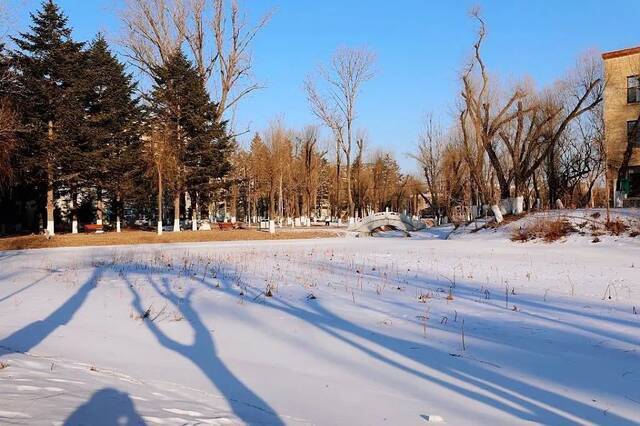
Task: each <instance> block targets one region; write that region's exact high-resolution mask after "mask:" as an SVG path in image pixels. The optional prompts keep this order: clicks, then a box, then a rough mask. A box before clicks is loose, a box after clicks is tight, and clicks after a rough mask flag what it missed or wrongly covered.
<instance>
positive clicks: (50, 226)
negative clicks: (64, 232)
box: [47, 120, 55, 235]
mask: <svg viewBox="0 0 640 426" xmlns="http://www.w3.org/2000/svg"><path fill="white" fill-rule="evenodd" d="M48 137H49V142H50V143H53V121H51V120H49V129H48ZM54 209H55V200H54V198H53V164H51V162H50V161H49V163H48V164H47V233H48V234H49V235H54V234H55V230H54V219H53V211H54Z"/></svg>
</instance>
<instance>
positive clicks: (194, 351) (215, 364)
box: [125, 267, 284, 425]
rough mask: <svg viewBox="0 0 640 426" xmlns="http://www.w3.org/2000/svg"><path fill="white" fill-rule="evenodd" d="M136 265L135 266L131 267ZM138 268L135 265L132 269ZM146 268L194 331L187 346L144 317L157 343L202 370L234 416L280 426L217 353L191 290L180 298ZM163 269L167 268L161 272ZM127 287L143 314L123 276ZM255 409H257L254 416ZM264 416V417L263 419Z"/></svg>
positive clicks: (275, 414) (138, 296)
mask: <svg viewBox="0 0 640 426" xmlns="http://www.w3.org/2000/svg"><path fill="white" fill-rule="evenodd" d="M134 268H135V267H134ZM135 269H137V268H135ZM152 272H153V271H150V270H149V269H147V270H145V271H144V273H145V275H146V276H147V279H148V280H149V282H150V283H151V285H152V286H153V288H154V289H155V290H156V292H158V294H160V295H162V296H163V297H164V298H166V299H167V300H168V301H169V302H171V303H172V304H173V305H174V306H175V307H176V308H177V309H178V310H179V311H180V313H181V314H182V316H183V317H184V318H185V320H187V321H188V322H189V324H190V325H191V328H192V329H193V332H194V339H193V343H191V344H189V345H186V344H183V343H180V342H177V341H175V340H173V339H171V338H170V337H168V336H167V335H165V334H164V333H163V332H162V330H160V329H159V328H158V326H157V325H156V323H155V322H153V321H151V320H145V321H144V323H145V324H146V326H147V328H148V329H149V331H151V333H152V334H153V335H154V336H155V338H156V339H157V340H158V342H159V343H160V344H161V345H162V346H164V347H165V348H167V349H170V350H172V351H174V352H176V353H178V354H180V355H182V356H183V357H185V358H187V359H188V360H189V361H191V362H192V363H193V364H194V365H195V366H196V367H198V368H199V369H200V371H202V372H203V373H204V374H205V376H206V377H207V378H208V379H209V380H210V381H211V383H212V384H213V385H214V386H215V387H216V388H217V389H218V390H219V391H220V392H221V393H222V394H223V395H224V397H225V398H226V399H227V401H228V403H229V405H230V406H231V409H232V411H233V412H234V414H235V415H236V416H238V417H239V418H240V419H242V420H243V421H244V422H246V423H247V424H256V423H268V424H274V425H283V424H284V422H283V421H282V420H281V419H280V417H279V416H278V414H277V413H276V412H275V410H274V409H273V408H271V407H270V406H269V404H268V403H267V402H266V401H264V400H263V399H262V398H260V397H259V396H258V395H257V394H255V393H254V392H253V391H252V390H251V389H249V388H248V387H247V386H246V385H245V384H244V383H242V381H240V379H238V377H236V376H235V375H234V374H233V372H232V371H231V370H229V368H228V367H227V366H226V365H225V364H224V363H223V362H222V360H221V359H220V357H219V356H218V354H217V350H216V346H215V343H214V341H213V338H212V337H211V333H210V332H209V330H208V329H207V327H206V326H205V324H204V323H203V322H202V319H201V318H200V317H199V316H198V314H197V313H196V311H195V310H194V309H193V306H192V302H191V295H192V293H193V290H190V291H189V292H187V294H186V295H185V296H184V297H180V296H178V295H177V294H175V293H174V292H173V291H172V290H171V286H170V284H169V281H168V278H166V277H163V278H162V286H159V285H158V284H157V283H156V282H155V281H154V280H152V279H151V278H150V276H151V273H152ZM164 272H166V271H164ZM125 280H126V282H127V283H128V287H129V289H130V290H131V293H132V295H133V302H132V304H133V306H134V308H135V309H136V310H137V311H138V312H139V313H140V315H143V313H144V309H143V307H142V303H141V299H140V295H139V294H138V292H137V291H136V290H135V287H134V286H133V284H132V283H131V282H130V281H129V280H128V278H126V277H125ZM256 411H258V412H259V414H258V415H256ZM265 419H266V420H265Z"/></svg>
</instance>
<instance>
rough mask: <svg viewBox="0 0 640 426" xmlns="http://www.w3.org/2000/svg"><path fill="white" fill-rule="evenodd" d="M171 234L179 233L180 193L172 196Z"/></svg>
mask: <svg viewBox="0 0 640 426" xmlns="http://www.w3.org/2000/svg"><path fill="white" fill-rule="evenodd" d="M173 232H180V191H177V192H176V193H175V195H174V196H173Z"/></svg>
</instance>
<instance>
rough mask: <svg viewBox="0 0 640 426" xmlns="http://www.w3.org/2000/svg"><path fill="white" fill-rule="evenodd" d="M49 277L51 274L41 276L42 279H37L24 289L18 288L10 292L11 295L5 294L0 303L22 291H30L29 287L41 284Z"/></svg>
mask: <svg viewBox="0 0 640 426" xmlns="http://www.w3.org/2000/svg"><path fill="white" fill-rule="evenodd" d="M12 275H15V274H12ZM50 275H51V274H46V275H45V276H43V277H41V278H38V279H37V280H35V281H33V282H32V283H30V284H27V285H26V286H24V287H22V288H19V289H18V290H16V291H14V292H12V293H9V294H7V295H6V296H4V297H2V298H0V303H2V302H4V301H5V300H7V299H10V298H12V297H13V296H15V295H17V294H20V293H22V292H23V291H25V290H28V289H30V288H31V287H33V286H35V285H36V284H39V283H41V282H42V281H44V280H45V279H46V278H47V277H49V276H50ZM2 279H5V277H3V278H2Z"/></svg>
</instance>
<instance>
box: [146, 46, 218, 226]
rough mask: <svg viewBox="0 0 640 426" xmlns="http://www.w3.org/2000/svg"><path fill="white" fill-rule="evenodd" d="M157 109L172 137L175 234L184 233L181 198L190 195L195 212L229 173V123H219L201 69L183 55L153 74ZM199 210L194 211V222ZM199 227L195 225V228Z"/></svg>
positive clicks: (157, 117) (178, 54)
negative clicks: (227, 128)
mask: <svg viewBox="0 0 640 426" xmlns="http://www.w3.org/2000/svg"><path fill="white" fill-rule="evenodd" d="M154 74H155V85H154V88H153V92H152V110H153V118H154V120H155V122H156V123H157V124H156V125H161V126H163V127H164V129H165V131H166V132H167V136H168V137H169V138H170V141H171V146H172V151H173V153H172V154H173V159H174V161H175V163H176V164H175V167H174V176H173V179H172V182H171V189H172V190H173V196H174V231H179V230H180V195H181V194H182V193H184V192H188V193H189V194H190V198H191V200H192V207H195V205H196V204H201V203H204V202H206V201H208V200H209V199H210V196H211V193H212V190H213V189H214V187H215V186H216V185H217V184H219V181H220V179H221V178H222V177H223V176H224V175H225V174H226V173H227V172H228V171H229V162H228V154H229V149H230V143H229V139H228V137H227V136H226V131H225V124H224V123H222V124H216V123H217V122H219V120H216V119H215V118H216V117H214V115H213V114H214V111H215V105H214V104H213V103H212V102H211V99H210V97H209V94H208V93H207V90H206V88H205V86H204V82H203V81H202V79H201V78H200V76H199V74H198V72H197V70H196V69H195V68H194V67H193V65H192V63H191V62H190V61H189V60H188V59H187V58H186V57H185V55H184V54H183V53H182V52H181V51H178V52H176V53H175V54H174V55H172V56H171V57H170V58H169V60H168V61H167V62H166V64H164V65H163V66H161V67H158V68H156V69H155V70H154ZM195 218H196V209H195V208H192V219H193V220H194V222H195ZM194 228H195V225H194Z"/></svg>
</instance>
